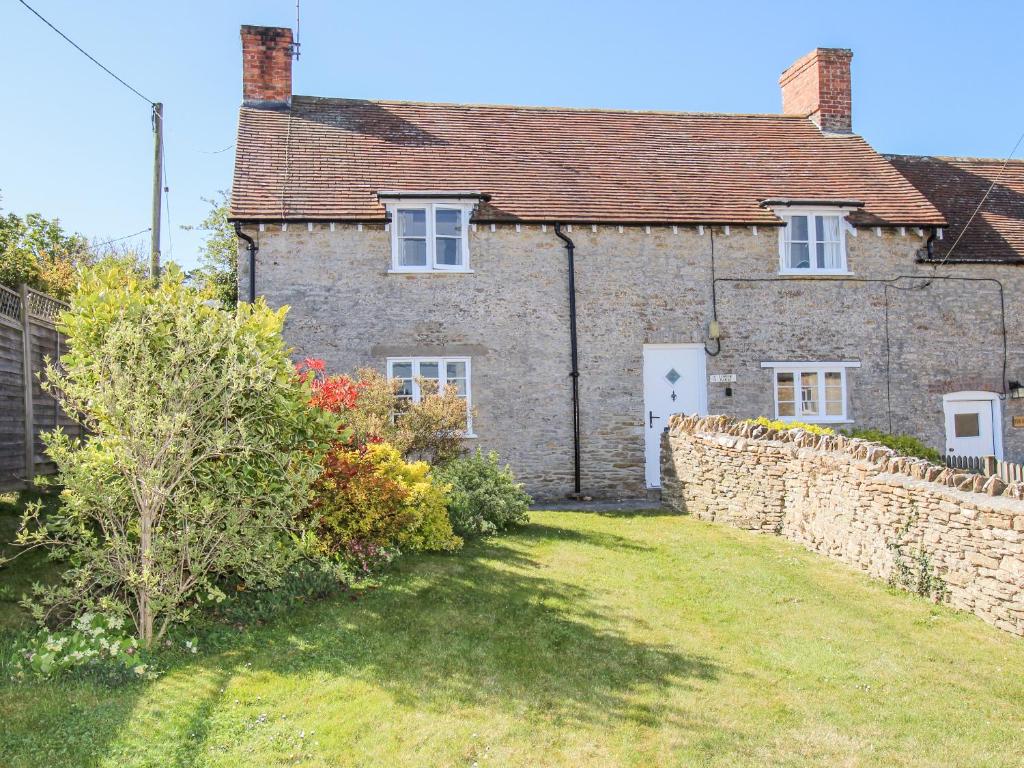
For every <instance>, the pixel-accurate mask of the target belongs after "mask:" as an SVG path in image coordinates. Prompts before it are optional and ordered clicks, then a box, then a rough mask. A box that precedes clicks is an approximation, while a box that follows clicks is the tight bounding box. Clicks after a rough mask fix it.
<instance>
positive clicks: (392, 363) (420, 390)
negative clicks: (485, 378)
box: [388, 357, 473, 437]
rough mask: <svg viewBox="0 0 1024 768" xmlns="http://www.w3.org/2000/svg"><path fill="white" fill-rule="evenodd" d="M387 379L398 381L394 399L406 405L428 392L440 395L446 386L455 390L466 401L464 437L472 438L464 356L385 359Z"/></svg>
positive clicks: (467, 376) (470, 405) (468, 381)
mask: <svg viewBox="0 0 1024 768" xmlns="http://www.w3.org/2000/svg"><path fill="white" fill-rule="evenodd" d="M388 378H389V379H397V380H398V381H400V382H401V387H400V389H399V390H398V397H399V398H400V399H402V400H406V401H408V402H410V403H418V402H420V401H422V400H423V398H424V396H425V395H426V394H427V393H428V392H430V391H433V392H443V391H444V390H445V388H447V387H448V386H453V387H455V390H456V392H457V393H458V395H459V397H461V398H462V399H463V400H465V401H466V414H467V421H468V423H467V424H466V434H467V436H469V437H472V436H473V417H472V413H471V411H472V395H471V391H470V361H469V358H468V357H389V358H388ZM424 384H427V390H428V391H427V392H424Z"/></svg>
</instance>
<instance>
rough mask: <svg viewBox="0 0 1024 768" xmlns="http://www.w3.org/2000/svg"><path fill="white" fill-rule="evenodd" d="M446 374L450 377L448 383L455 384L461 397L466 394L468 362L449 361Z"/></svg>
mask: <svg viewBox="0 0 1024 768" xmlns="http://www.w3.org/2000/svg"><path fill="white" fill-rule="evenodd" d="M446 374H447V377H448V383H449V384H451V385H453V386H454V387H455V388H456V389H457V390H458V393H459V397H465V396H466V363H465V362H452V363H448V365H447V370H446Z"/></svg>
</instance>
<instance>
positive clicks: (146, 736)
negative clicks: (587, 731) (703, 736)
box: [0, 524, 719, 766]
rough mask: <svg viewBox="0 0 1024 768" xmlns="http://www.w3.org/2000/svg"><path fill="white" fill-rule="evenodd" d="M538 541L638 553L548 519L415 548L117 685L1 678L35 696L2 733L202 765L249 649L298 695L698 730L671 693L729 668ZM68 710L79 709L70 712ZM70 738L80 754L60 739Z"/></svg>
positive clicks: (567, 723)
mask: <svg viewBox="0 0 1024 768" xmlns="http://www.w3.org/2000/svg"><path fill="white" fill-rule="evenodd" d="M542 540H557V541H563V540H564V541H569V542H573V543H582V544H589V545H593V546H599V547H603V548H609V549H619V550H626V551H630V550H641V549H643V548H642V547H640V546H639V545H638V544H636V543H635V542H632V541H630V540H629V539H624V538H622V537H619V536H616V535H612V534H603V533H594V532H581V531H573V530H566V529H563V528H561V527H559V526H557V525H550V524H545V525H532V526H526V527H524V528H522V529H520V530H519V531H518V532H517V533H516V534H515V536H514V537H511V538H509V539H506V540H496V541H491V542H485V543H480V544H472V545H470V546H468V547H467V548H466V549H465V550H463V551H462V552H461V553H458V554H456V555H448V556H441V555H438V556H427V555H424V556H412V557H408V558H405V559H403V560H401V561H399V564H398V566H397V568H396V571H395V572H394V573H393V574H392V575H391V576H390V577H389V578H388V579H387V581H386V582H385V584H384V586H383V587H381V588H379V589H376V590H372V591H367V592H364V593H359V595H358V597H356V595H341V596H339V597H336V598H332V599H328V600H325V601H321V602H317V603H313V604H309V605H303V606H297V607H296V609H295V610H294V611H293V612H292V613H290V614H287V615H284V616H282V617H280V618H279V619H277V620H276V621H273V622H271V623H269V624H267V625H265V626H262V627H260V628H258V629H254V630H252V631H247V632H243V633H240V634H239V635H238V637H237V640H235V641H234V642H232V644H231V647H230V648H226V649H225V650H224V651H223V652H220V653H217V652H214V651H212V649H209V650H208V651H207V653H205V654H204V655H203V656H201V657H199V658H196V659H178V660H177V661H172V662H171V668H170V669H168V670H167V671H166V674H165V675H164V676H163V677H161V678H160V679H159V680H157V681H155V682H153V683H149V684H144V685H141V684H140V685H132V686H128V687H125V688H120V689H106V690H103V689H100V690H96V689H94V688H90V687H89V686H84V687H83V686H78V685H70V686H68V687H67V688H64V687H63V686H59V685H55V684H43V683H40V684H32V685H29V686H25V687H24V688H22V690H21V691H20V692H18V691H11V690H7V691H4V690H3V687H2V685H0V713H2V710H3V709H5V708H8V707H12V706H18V700H19V699H20V698H21V695H24V696H28V697H33V699H32V701H31V702H30V703H29V704H28V705H26V706H25V707H24V711H23V712H22V713H21V714H20V716H19V717H18V718H17V720H18V722H17V723H13V724H11V723H8V724H9V725H13V726H14V727H13V728H10V729H8V733H7V734H5V735H4V736H3V737H0V744H2V745H3V746H4V748H5V749H9V750H10V752H9V753H8V754H11V755H16V756H17V758H18V760H20V761H21V762H15V763H13V764H17V765H35V764H46V763H49V764H65V763H63V762H61V760H60V758H61V757H65V761H67V757H66V755H76V756H78V757H79V758H81V757H84V756H89V757H90V758H93V759H95V758H96V757H98V756H106V757H107V759H108V760H110V759H114V760H116V759H117V758H119V757H120V756H125V757H126V758H127V757H128V756H134V758H135V759H134V760H132V761H130V762H132V764H136V763H137V764H147V765H148V764H153V765H157V764H160V765H174V766H187V765H193V764H196V763H197V761H201V760H202V759H203V755H204V752H205V748H206V742H207V740H208V739H209V738H210V729H211V722H212V720H213V718H214V717H215V715H216V713H217V711H218V709H219V705H220V702H221V699H222V697H223V695H224V690H225V688H226V687H227V685H228V684H229V682H230V680H231V678H232V677H233V676H234V675H235V674H236V673H237V672H239V671H240V670H241V666H240V665H241V664H242V662H243V661H244V662H246V663H245V671H244V672H243V674H245V675H249V674H253V673H256V674H258V673H260V672H270V673H274V674H277V675H283V676H287V677H289V678H292V679H294V680H296V681H299V682H298V688H293V689H292V690H293V693H292V694H290V695H302V694H300V693H299V691H300V690H301V686H302V685H313V683H312V682H307V683H303V682H301V681H303V680H304V679H305V680H309V681H312V680H314V679H320V680H322V679H323V678H324V675H325V674H326V675H327V676H328V680H327V681H325V683H326V684H328V685H330V682H329V680H330V678H331V677H334V678H339V679H342V678H343V679H345V680H348V681H359V682H361V683H367V684H370V685H372V686H374V687H377V688H379V689H380V690H382V691H385V692H386V693H387V694H388V695H389V696H390V697H391V698H392V699H393V700H394V701H396V702H397V703H399V704H401V705H403V706H404V707H406V708H408V709H410V710H415V711H417V712H419V713H437V714H439V715H450V714H452V713H454V714H456V715H457V714H458V713H459V712H460V711H462V710H468V709H471V708H475V707H484V708H487V709H490V710H492V711H494V712H495V713H503V714H505V715H512V716H513V717H515V718H524V719H526V720H528V721H529V720H534V719H536V720H537V721H538V722H539V721H541V720H543V721H546V722H548V724H549V725H550V724H555V725H556V726H557V727H561V728H568V729H571V728H573V727H576V726H581V725H584V724H597V725H598V726H602V725H604V726H611V725H614V724H617V723H626V724H628V725H631V726H634V727H657V726H659V725H661V724H665V723H669V724H671V725H672V726H673V727H675V728H683V729H695V728H697V727H699V726H698V717H699V713H695V712H692V711H688V710H686V709H684V708H681V707H679V706H677V705H674V704H673V703H672V700H673V696H672V695H671V692H672V691H673V690H679V689H681V688H687V687H693V686H696V685H699V684H701V682H702V681H711V680H714V679H716V678H717V676H718V674H719V669H718V668H717V667H716V666H715V665H714V664H713V663H711V662H710V661H709V660H708V659H707V658H706V657H702V656H696V655H688V654H683V653H680V652H678V651H677V650H674V649H672V648H670V647H668V646H663V645H658V644H654V643H649V642H644V641H642V640H640V639H638V637H637V636H642V635H643V634H644V630H643V628H642V627H641V626H639V625H636V624H635V623H627V622H626V621H625V620H624V619H623V618H622V617H619V616H615V615H611V614H610V613H608V612H607V610H606V609H603V608H602V606H601V605H600V602H599V600H598V599H597V596H595V595H594V594H592V593H591V592H590V591H589V590H587V589H586V588H585V587H583V586H579V585H576V584H568V583H565V582H562V581H558V580H556V579H552V578H547V577H545V576H544V573H545V570H546V566H545V564H543V563H540V562H537V561H535V560H534V559H532V558H531V557H530V554H529V550H528V549H525V548H523V547H522V546H521V545H523V544H525V545H527V547H528V546H530V544H531V542H537V541H542ZM353 598H355V599H353ZM630 630H632V632H631V631H630ZM288 687H291V684H289V685H288ZM36 696H38V698H35V697H36ZM90 705H91V706H92V709H91V710H90V709H89V706H90ZM69 706H74V707H77V708H78V709H79V710H81V713H80V714H79V715H76V716H72V715H71V714H70V710H69V708H68V707H69ZM397 727H401V726H400V724H399V725H398V726H397ZM5 729H6V726H5ZM62 740H63V741H66V742H68V743H69V744H77V745H78V749H79V751H78V752H73V751H70V749H71V748H70V746H67V747H64V746H61V745H60V744H55V742H60V741H62ZM65 748H66V749H68V750H69V751H68V752H67V753H64V752H61V750H62V749H65ZM54 750H56V752H55V751H54ZM157 755H159V756H160V760H159V761H158V762H151V761H150V760H149V757H150V756H152V757H154V759H155V757H156V756H157Z"/></svg>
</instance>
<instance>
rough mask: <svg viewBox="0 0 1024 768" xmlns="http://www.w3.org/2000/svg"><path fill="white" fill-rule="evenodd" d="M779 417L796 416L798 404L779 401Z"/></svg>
mask: <svg viewBox="0 0 1024 768" xmlns="http://www.w3.org/2000/svg"><path fill="white" fill-rule="evenodd" d="M779 416H780V417H781V416H796V403H793V402H789V403H784V402H782V401H781V400H780V401H779Z"/></svg>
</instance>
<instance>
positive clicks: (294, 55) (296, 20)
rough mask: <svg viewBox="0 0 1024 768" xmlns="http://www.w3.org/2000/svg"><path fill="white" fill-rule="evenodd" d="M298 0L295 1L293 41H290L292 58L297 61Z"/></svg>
mask: <svg viewBox="0 0 1024 768" xmlns="http://www.w3.org/2000/svg"><path fill="white" fill-rule="evenodd" d="M299 45H301V43H299V0H295V40H293V41H292V56H293V57H294V58H295V60H296V61H298V60H299Z"/></svg>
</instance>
